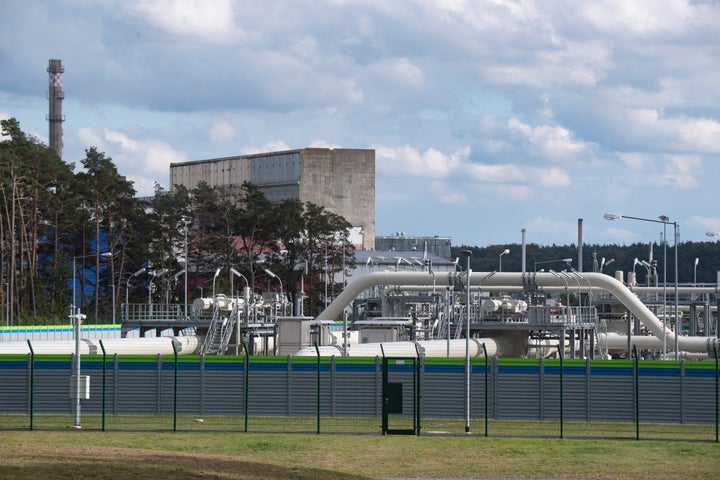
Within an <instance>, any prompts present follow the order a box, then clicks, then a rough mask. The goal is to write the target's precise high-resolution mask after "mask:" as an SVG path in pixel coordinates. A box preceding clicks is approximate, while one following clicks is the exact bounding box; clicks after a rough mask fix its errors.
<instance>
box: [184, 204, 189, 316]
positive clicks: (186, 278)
mask: <svg viewBox="0 0 720 480" xmlns="http://www.w3.org/2000/svg"><path fill="white" fill-rule="evenodd" d="M182 222H183V225H184V226H185V228H184V229H183V232H184V239H185V269H184V270H185V286H184V289H183V293H184V297H185V320H189V318H188V270H189V269H190V263H189V262H188V225H189V224H190V219H189V218H187V217H183V218H182Z"/></svg>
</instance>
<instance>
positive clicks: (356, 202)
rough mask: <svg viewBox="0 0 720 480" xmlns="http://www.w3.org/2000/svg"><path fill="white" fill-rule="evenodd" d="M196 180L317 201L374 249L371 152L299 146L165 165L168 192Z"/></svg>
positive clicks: (228, 189)
mask: <svg viewBox="0 0 720 480" xmlns="http://www.w3.org/2000/svg"><path fill="white" fill-rule="evenodd" d="M201 181H204V182H206V183H207V184H208V185H210V186H213V187H218V188H220V189H221V190H224V191H226V192H228V193H230V194H233V193H234V192H237V191H239V188H240V187H241V186H242V184H243V182H251V183H253V184H255V185H257V186H258V188H260V190H261V191H262V192H263V193H264V194H265V196H266V197H267V199H268V200H270V201H271V202H279V201H281V200H284V199H287V198H292V199H297V200H300V201H301V202H312V203H314V204H316V205H321V206H323V207H325V208H326V209H328V210H329V211H331V212H333V213H336V214H338V215H342V216H343V217H344V218H345V219H346V220H347V221H348V222H350V224H351V225H352V226H353V230H352V231H351V233H350V235H351V241H352V243H354V244H356V245H358V246H360V247H361V248H362V249H364V250H372V249H374V248H375V150H365V149H344V148H335V149H329V148H303V149H300V150H288V151H284V152H272V153H261V154H255V155H241V156H236V157H224V158H213V159H208V160H197V161H192V162H183V163H173V164H171V165H170V188H171V190H172V189H174V188H175V185H183V186H185V187H186V188H188V189H192V188H195V187H196V186H197V184H198V183H199V182H201Z"/></svg>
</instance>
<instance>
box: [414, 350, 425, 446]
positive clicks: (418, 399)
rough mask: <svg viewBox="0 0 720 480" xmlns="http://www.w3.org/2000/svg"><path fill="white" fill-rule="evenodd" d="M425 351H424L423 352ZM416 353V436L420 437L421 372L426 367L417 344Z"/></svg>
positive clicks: (422, 354)
mask: <svg viewBox="0 0 720 480" xmlns="http://www.w3.org/2000/svg"><path fill="white" fill-rule="evenodd" d="M423 351H424V350H423ZM415 353H416V354H417V370H416V371H415V435H417V436H418V437H419V436H420V429H421V428H422V420H421V419H422V375H421V371H422V370H423V369H424V367H425V355H424V353H422V352H421V351H420V346H419V345H418V344H417V343H415Z"/></svg>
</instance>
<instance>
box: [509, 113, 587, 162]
mask: <svg viewBox="0 0 720 480" xmlns="http://www.w3.org/2000/svg"><path fill="white" fill-rule="evenodd" d="M507 128H508V130H509V131H510V132H511V133H517V134H519V136H520V137H521V139H522V141H525V142H528V143H529V144H530V145H531V146H532V149H533V150H535V151H536V152H537V153H538V154H540V155H542V156H543V157H545V158H546V159H548V160H551V161H552V160H565V159H571V158H577V157H578V156H579V155H581V154H589V151H590V147H591V144H589V143H587V142H582V141H577V140H575V139H573V136H572V134H571V132H570V131H569V130H568V129H566V128H564V127H560V126H550V125H540V126H538V127H531V126H529V125H527V124H525V123H522V122H521V121H520V120H518V119H516V118H511V119H509V120H508V122H507Z"/></svg>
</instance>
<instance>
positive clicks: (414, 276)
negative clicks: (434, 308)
mask: <svg viewBox="0 0 720 480" xmlns="http://www.w3.org/2000/svg"><path fill="white" fill-rule="evenodd" d="M460 275H461V274H459V273H457V272H447V273H444V274H443V273H436V274H435V275H430V274H428V273H426V272H372V273H368V274H366V275H363V276H361V277H358V278H357V279H356V280H355V281H354V282H352V283H350V284H348V286H347V287H346V288H345V290H343V292H342V293H341V294H340V295H338V296H337V298H336V299H335V300H334V301H333V302H332V303H331V304H330V305H328V307H327V308H326V309H325V310H324V311H323V312H321V313H320V315H318V317H317V319H318V320H334V319H335V318H339V316H340V314H341V313H342V311H343V309H344V308H345V307H346V306H347V305H349V304H350V302H352V301H353V299H355V297H357V296H358V295H359V294H360V293H362V292H363V291H364V290H366V289H367V288H370V287H374V286H378V285H436V286H438V287H440V288H442V287H446V286H447V287H452V286H454V285H456V284H457V283H458V282H459V281H461V280H460ZM577 275H578V276H581V277H582V278H583V279H584V280H585V281H586V282H587V283H588V285H589V286H590V287H591V288H592V287H597V288H600V289H602V290H605V291H607V292H609V293H611V294H612V295H614V296H615V297H616V298H617V299H618V300H619V301H620V302H621V303H622V304H623V305H625V307H626V308H627V309H628V310H629V311H630V312H632V313H633V315H635V317H636V318H637V319H638V320H639V321H640V322H641V323H643V324H644V325H645V326H646V327H647V328H648V330H650V331H651V332H652V333H653V335H655V336H656V337H658V338H660V339H662V338H663V337H665V338H666V341H667V343H670V344H673V343H674V342H675V333H673V332H672V330H670V329H669V328H665V327H664V326H663V325H662V323H661V322H660V320H658V318H657V317H656V316H655V315H654V314H653V313H652V312H651V311H650V309H649V308H648V307H647V306H645V304H644V303H643V302H642V301H640V299H639V298H638V297H637V296H636V295H635V294H634V293H633V292H632V291H630V289H628V288H627V287H626V286H625V285H624V284H623V283H622V282H620V281H618V280H617V279H615V278H613V277H611V276H609V275H605V274H603V273H594V272H587V273H582V274H580V273H578V274H577ZM528 283H529V284H535V285H537V286H539V287H564V286H565V281H564V280H563V279H562V278H560V277H559V276H555V275H553V274H551V273H549V272H538V273H532V274H525V275H523V274H522V273H514V272H481V273H476V274H475V275H473V276H472V279H471V285H476V286H481V287H484V288H486V289H488V290H492V289H494V288H497V287H498V286H503V285H515V286H522V285H525V284H528ZM713 346H716V347H720V339H718V338H715V337H682V336H681V337H679V338H678V348H679V349H680V350H684V351H689V352H712V351H713Z"/></svg>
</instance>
